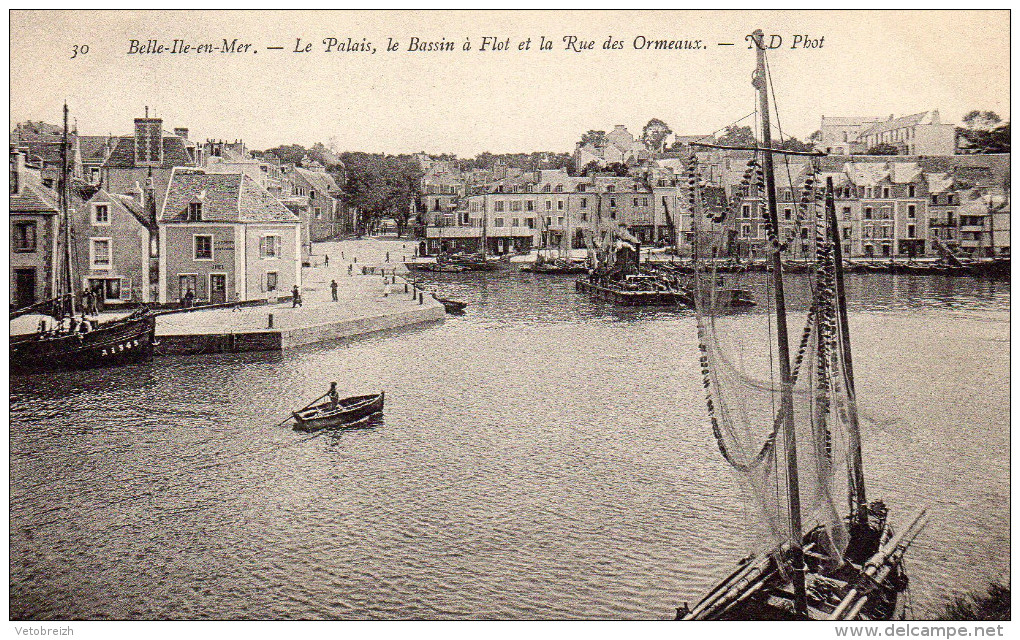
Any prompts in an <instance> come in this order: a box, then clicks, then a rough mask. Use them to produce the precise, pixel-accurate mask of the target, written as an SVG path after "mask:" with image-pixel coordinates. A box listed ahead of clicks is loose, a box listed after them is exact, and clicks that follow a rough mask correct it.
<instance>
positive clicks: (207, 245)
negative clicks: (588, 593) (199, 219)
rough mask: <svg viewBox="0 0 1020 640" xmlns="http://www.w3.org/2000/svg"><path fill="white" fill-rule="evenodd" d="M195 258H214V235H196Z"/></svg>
mask: <svg viewBox="0 0 1020 640" xmlns="http://www.w3.org/2000/svg"><path fill="white" fill-rule="evenodd" d="M194 242H195V260H212V259H213V248H212V236H194Z"/></svg>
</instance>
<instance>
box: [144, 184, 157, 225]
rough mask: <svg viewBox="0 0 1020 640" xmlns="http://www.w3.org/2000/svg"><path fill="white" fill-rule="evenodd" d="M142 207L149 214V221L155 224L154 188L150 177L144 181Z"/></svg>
mask: <svg viewBox="0 0 1020 640" xmlns="http://www.w3.org/2000/svg"><path fill="white" fill-rule="evenodd" d="M142 206H143V207H144V208H145V210H146V211H147V212H148V213H149V220H150V221H152V222H153V223H155V222H156V187H155V184H154V183H153V181H152V176H149V177H148V178H146V179H145V195H144V196H143V204H142Z"/></svg>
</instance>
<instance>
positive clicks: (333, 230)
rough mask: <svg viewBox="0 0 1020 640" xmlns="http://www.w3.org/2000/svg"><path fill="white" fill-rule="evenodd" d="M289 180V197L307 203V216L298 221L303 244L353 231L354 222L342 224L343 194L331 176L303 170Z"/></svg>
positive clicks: (295, 172) (344, 221)
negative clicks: (300, 198) (304, 200)
mask: <svg viewBox="0 0 1020 640" xmlns="http://www.w3.org/2000/svg"><path fill="white" fill-rule="evenodd" d="M314 164H315V165H316V166H319V167H321V166H322V165H321V164H318V163H314ZM288 176H289V182H290V185H291V188H290V193H291V194H292V195H294V196H298V197H305V198H307V199H308V207H307V210H306V215H305V217H302V219H301V237H302V242H303V243H309V242H320V241H322V240H327V239H330V238H335V237H337V236H339V235H340V234H342V233H345V232H347V231H349V230H351V229H352V228H353V224H352V222H353V221H349V220H344V219H343V217H342V216H341V214H342V213H343V209H342V207H341V206H340V202H341V199H342V198H343V196H344V193H343V191H342V190H341V189H340V186H339V185H338V184H337V183H336V180H334V179H333V176H331V175H330V174H328V173H326V171H325V170H313V169H310V168H305V167H295V168H294V170H293V172H290V173H289V174H288Z"/></svg>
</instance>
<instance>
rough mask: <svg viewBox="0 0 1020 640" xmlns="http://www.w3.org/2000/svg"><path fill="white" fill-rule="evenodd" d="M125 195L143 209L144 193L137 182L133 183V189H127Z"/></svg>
mask: <svg viewBox="0 0 1020 640" xmlns="http://www.w3.org/2000/svg"><path fill="white" fill-rule="evenodd" d="M127 193H128V195H129V196H131V197H132V198H134V199H135V200H137V201H138V204H140V205H141V206H143V207H144V206H145V192H144V191H143V190H142V187H141V186H140V185H139V184H138V182H137V181H136V182H135V184H134V186H133V187H131V188H130V189H128V192H127Z"/></svg>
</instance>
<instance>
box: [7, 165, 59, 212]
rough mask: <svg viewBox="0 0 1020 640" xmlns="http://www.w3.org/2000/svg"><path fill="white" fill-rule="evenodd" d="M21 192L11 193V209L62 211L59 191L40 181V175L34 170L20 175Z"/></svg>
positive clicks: (15, 210)
mask: <svg viewBox="0 0 1020 640" xmlns="http://www.w3.org/2000/svg"><path fill="white" fill-rule="evenodd" d="M20 179H21V193H19V194H17V195H15V194H13V193H12V194H11V201H10V204H11V210H10V212H11V213H12V214H14V213H47V214H56V213H59V212H60V205H59V202H60V199H59V196H58V195H57V192H56V191H54V190H53V189H50V188H49V187H44V186H43V185H42V183H41V182H39V175H38V174H37V173H35V172H32V171H23V172H21V175H20Z"/></svg>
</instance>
